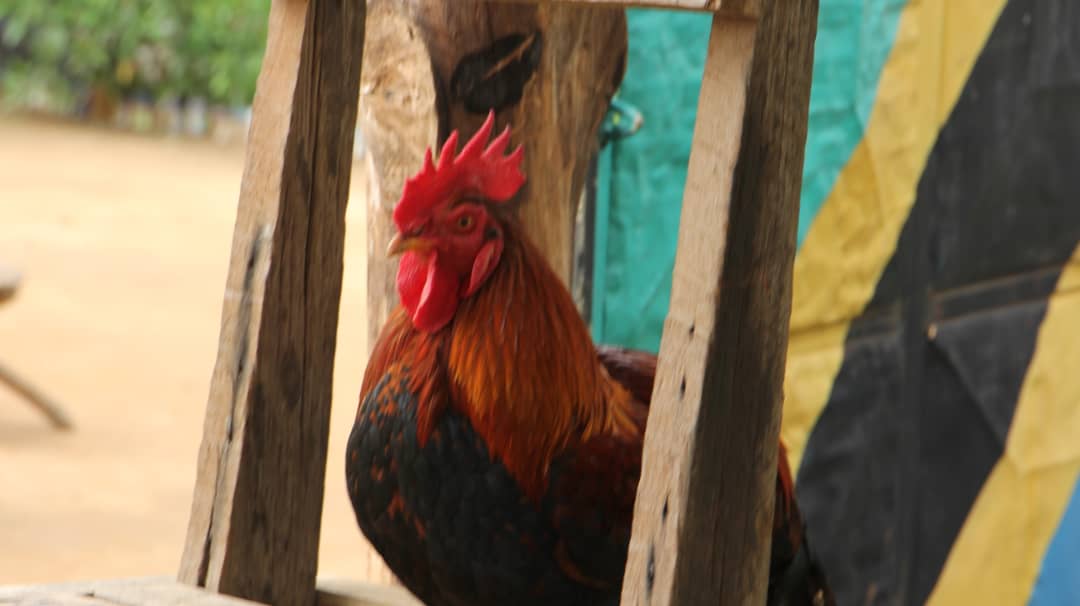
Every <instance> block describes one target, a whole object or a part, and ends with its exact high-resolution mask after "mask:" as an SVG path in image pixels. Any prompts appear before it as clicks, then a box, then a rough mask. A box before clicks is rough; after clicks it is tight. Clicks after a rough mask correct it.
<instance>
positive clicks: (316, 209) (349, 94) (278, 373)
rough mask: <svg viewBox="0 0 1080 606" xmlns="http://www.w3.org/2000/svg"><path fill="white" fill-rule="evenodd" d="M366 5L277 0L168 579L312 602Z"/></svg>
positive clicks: (286, 601)
mask: <svg viewBox="0 0 1080 606" xmlns="http://www.w3.org/2000/svg"><path fill="white" fill-rule="evenodd" d="M364 7H365V3H364V2H363V1H357V0H274V1H273V3H272V5H271V10H270V24H269V34H268V41H267V49H266V54H265V57H264V60H263V67H262V72H261V74H260V76H259V83H258V88H257V92H256V95H255V102H254V113H253V117H252V125H251V132H250V136H249V142H248V149H247V157H246V161H245V169H244V177H243V182H242V185H241V191H240V203H239V209H238V212H237V220H236V228H235V231H234V236H233V249H232V260H231V263H230V267H229V274H228V281H227V284H226V292H225V301H224V305H223V310H222V326H221V336H220V341H219V346H218V357H217V363H216V366H215V368H214V374H213V378H212V381H211V387H210V397H209V402H208V404H207V412H206V421H205V426H204V430H203V431H204V433H203V442H202V446H201V448H200V450H199V460H198V470H197V479H196V486H195V496H194V500H193V504H192V512H191V520H190V523H189V527H188V535H187V539H186V542H185V547H184V554H183V558H182V561H181V568H180V579H181V580H182V581H184V582H187V583H190V584H192V585H199V586H205V587H207V588H209V589H212V590H215V591H219V592H221V593H226V594H230V595H236V596H241V597H244V598H248V599H252V600H255V601H259V602H266V603H272V604H280V605H282V606H286V605H304V604H313V603H314V601H315V571H316V567H317V561H318V537H319V527H320V517H321V514H322V498H323V482H324V475H325V464H326V449H327V436H328V430H329V426H328V423H329V413H330V396H331V393H330V391H331V379H332V372H333V366H334V364H333V361H334V349H335V338H336V333H337V318H338V305H339V300H340V293H341V274H342V252H343V246H344V233H345V232H344V230H345V223H344V218H345V204H346V201H347V197H348V190H349V178H350V171H351V167H352V157H351V156H352V143H353V133H354V129H355V124H356V103H357V90H358V87H359V81H360V62H361V53H362V49H363V36H364Z"/></svg>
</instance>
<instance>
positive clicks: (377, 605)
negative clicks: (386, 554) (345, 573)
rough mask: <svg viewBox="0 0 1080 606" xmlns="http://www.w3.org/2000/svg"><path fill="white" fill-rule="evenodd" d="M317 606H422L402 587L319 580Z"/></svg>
mask: <svg viewBox="0 0 1080 606" xmlns="http://www.w3.org/2000/svg"><path fill="white" fill-rule="evenodd" d="M318 606H423V602H421V601H420V600H417V599H416V598H415V597H414V596H413V595H412V594H411V593H409V592H408V590H406V589H404V588H403V587H391V586H387V585H374V584H371V583H359V582H356V581H348V580H344V579H319V603H318Z"/></svg>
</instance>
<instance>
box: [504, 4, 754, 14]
mask: <svg viewBox="0 0 1080 606" xmlns="http://www.w3.org/2000/svg"><path fill="white" fill-rule="evenodd" d="M498 1H501V2H518V3H525V2H529V3H540V4H544V3H557V4H574V5H578V6H597V5H608V6H619V7H623V8H661V9H668V10H687V11H705V12H714V13H723V14H726V15H745V16H754V15H757V14H758V10H759V9H760V4H761V0H498Z"/></svg>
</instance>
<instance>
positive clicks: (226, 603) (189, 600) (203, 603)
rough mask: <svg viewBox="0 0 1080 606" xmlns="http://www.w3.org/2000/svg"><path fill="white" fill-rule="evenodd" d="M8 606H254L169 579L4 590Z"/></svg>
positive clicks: (0, 597) (0, 599)
mask: <svg viewBox="0 0 1080 606" xmlns="http://www.w3.org/2000/svg"><path fill="white" fill-rule="evenodd" d="M0 604H3V605H4V606H8V605H11V606H141V605H143V604H146V605H149V604H153V605H154V606H181V605H183V606H254V604H255V602H249V601H247V600H241V599H240V598H234V597H230V596H225V595H221V594H217V593H213V592H210V591H206V590H205V589H199V588H197V587H192V586H191V585H186V584H184V583H180V582H177V581H176V580H174V579H171V578H167V577H146V578H134V579H108V580H103V581H80V582H74V583H55V584H48V585H22V586H11V587H0Z"/></svg>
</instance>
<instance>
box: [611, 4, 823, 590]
mask: <svg viewBox="0 0 1080 606" xmlns="http://www.w3.org/2000/svg"><path fill="white" fill-rule="evenodd" d="M817 5H818V0H768V3H767V6H766V10H765V12H764V13H763V15H762V18H761V19H760V20H756V21H749V20H740V19H730V18H727V17H724V16H717V17H715V18H714V20H713V27H712V34H711V36H710V40H709V49H708V56H707V59H706V62H705V73H704V79H703V81H702V85H701V93H700V99H699V104H698V112H697V124H696V126H695V128H694V138H693V145H692V148H691V152H690V162H689V166H688V172H687V176H686V188H685V193H684V195H683V206H682V218H681V222H680V225H679V244H678V250H677V251H676V254H675V268H674V271H673V273H672V287H671V305H670V307H669V310H668V315H667V320H666V322H665V323H664V334H663V337H662V339H661V342H660V358H659V363H658V366H657V369H656V383H655V386H654V388H653V395H652V404H651V405H650V408H649V421H648V428H647V430H646V433H645V447H644V453H643V455H642V470H641V481H640V483H639V484H638V492H637V501H636V502H635V507H634V524H633V536H632V537H631V541H630V553H629V557H628V562H627V568H626V576H625V580H624V582H623V594H622V603H623V604H625V605H631V604H632V605H634V606H639V605H648V606H669V605H675V604H678V605H680V606H698V605H701V606H704V605H712V604H764V603H765V600H766V595H767V582H768V576H769V550H770V540H769V539H770V536H771V533H772V515H773V506H774V492H775V486H776V465H777V463H776V461H777V444H778V438H779V432H780V409H781V401H782V399H783V392H782V389H783V378H784V365H785V356H786V352H787V335H788V321H789V317H790V312H791V275H792V264H793V261H794V257H795V243H796V226H797V222H798V216H799V189H800V185H801V179H802V166H803V153H804V146H805V144H806V124H807V113H808V111H807V108H808V105H809V98H810V76H811V67H812V63H813V49H814V36H815V33H816V26H817Z"/></svg>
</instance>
